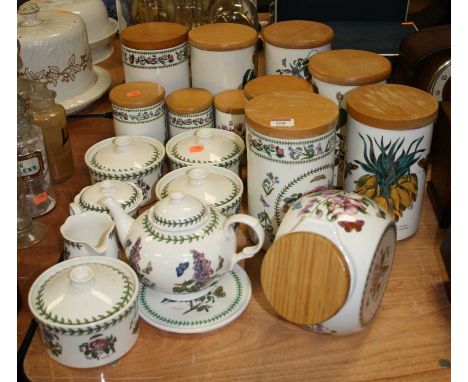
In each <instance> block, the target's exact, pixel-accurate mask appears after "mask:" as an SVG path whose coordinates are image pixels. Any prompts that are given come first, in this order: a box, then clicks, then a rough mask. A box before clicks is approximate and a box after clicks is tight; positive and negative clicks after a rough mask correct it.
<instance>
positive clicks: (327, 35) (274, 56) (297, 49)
mask: <svg viewBox="0 0 468 382" xmlns="http://www.w3.org/2000/svg"><path fill="white" fill-rule="evenodd" d="M333 37H334V32H333V29H332V28H330V27H329V26H328V25H325V24H322V23H318V22H314V21H307V20H288V21H281V22H278V23H275V24H271V25H268V26H267V27H266V28H265V29H264V31H263V40H264V42H265V74H285V75H292V76H297V77H302V78H305V79H309V73H308V69H307V64H308V62H309V59H310V57H312V56H313V55H315V54H317V53H319V52H322V51H326V50H330V47H331V42H332V40H333Z"/></svg>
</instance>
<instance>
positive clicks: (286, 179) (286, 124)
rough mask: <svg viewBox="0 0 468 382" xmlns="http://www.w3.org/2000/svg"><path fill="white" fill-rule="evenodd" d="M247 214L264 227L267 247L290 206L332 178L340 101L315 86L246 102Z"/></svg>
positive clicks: (329, 183)
mask: <svg viewBox="0 0 468 382" xmlns="http://www.w3.org/2000/svg"><path fill="white" fill-rule="evenodd" d="M245 118H246V144H247V185H248V211H249V215H251V216H254V217H256V218H258V219H259V220H260V222H261V224H262V226H263V228H264V229H265V234H266V235H265V244H264V246H263V248H264V249H267V248H268V247H269V246H270V244H271V243H272V242H273V240H274V238H275V234H276V231H277V229H278V227H279V225H280V223H281V220H282V218H283V216H284V214H285V213H286V211H287V210H288V209H289V207H290V206H291V205H292V204H293V203H294V202H295V201H297V200H298V199H299V198H300V197H302V195H305V194H308V193H310V192H314V191H320V190H324V189H328V188H330V187H331V185H332V181H333V162H334V154H335V153H334V150H335V130H334V129H335V126H336V122H337V120H338V107H337V106H336V105H335V104H334V103H333V102H332V101H330V100H329V99H327V98H325V97H322V96H319V95H317V94H314V93H312V92H311V91H295V92H293V91H283V92H273V93H267V94H263V95H260V96H257V97H255V98H253V99H252V100H250V101H248V102H247V104H246V106H245Z"/></svg>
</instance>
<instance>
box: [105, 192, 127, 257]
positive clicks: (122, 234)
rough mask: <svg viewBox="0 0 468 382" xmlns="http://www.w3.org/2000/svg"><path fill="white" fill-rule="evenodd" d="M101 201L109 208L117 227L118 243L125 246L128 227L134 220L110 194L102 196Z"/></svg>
mask: <svg viewBox="0 0 468 382" xmlns="http://www.w3.org/2000/svg"><path fill="white" fill-rule="evenodd" d="M101 203H102V204H104V205H105V206H106V207H107V208H108V209H109V212H110V214H111V215H112V218H113V219H114V223H115V226H116V228H117V235H118V237H119V240H120V243H121V244H122V246H123V247H124V248H125V242H126V240H127V236H128V233H129V231H130V227H131V226H132V224H133V222H134V221H135V220H134V219H132V218H131V217H130V216H128V215H127V213H126V212H125V211H124V209H123V208H122V207H121V206H120V204H119V203H118V202H117V201H116V200H115V199H114V198H113V197H112V196H106V197H104V198H103V199H102V200H101Z"/></svg>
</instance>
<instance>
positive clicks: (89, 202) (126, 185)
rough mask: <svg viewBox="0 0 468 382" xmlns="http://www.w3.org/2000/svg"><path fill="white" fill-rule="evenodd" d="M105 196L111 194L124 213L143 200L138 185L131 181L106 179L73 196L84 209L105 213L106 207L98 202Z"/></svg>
mask: <svg viewBox="0 0 468 382" xmlns="http://www.w3.org/2000/svg"><path fill="white" fill-rule="evenodd" d="M106 196H112V197H113V198H114V199H115V200H116V201H117V202H118V203H119V204H120V206H121V207H122V208H123V210H124V211H125V212H126V213H129V212H130V211H132V210H134V209H135V208H137V207H138V206H139V205H140V203H141V202H142V201H143V195H142V193H141V191H140V189H139V187H137V186H135V185H134V184H133V183H130V182H124V181H121V180H109V179H106V180H103V181H102V182H97V183H95V184H93V185H91V186H88V187H85V188H83V190H82V191H81V192H80V193H79V194H78V195H77V197H76V198H75V203H76V204H78V205H79V207H80V208H81V209H82V210H85V211H96V212H101V213H107V212H109V210H108V208H107V207H106V206H105V205H104V204H102V203H101V202H100V200H101V199H102V198H104V197H106Z"/></svg>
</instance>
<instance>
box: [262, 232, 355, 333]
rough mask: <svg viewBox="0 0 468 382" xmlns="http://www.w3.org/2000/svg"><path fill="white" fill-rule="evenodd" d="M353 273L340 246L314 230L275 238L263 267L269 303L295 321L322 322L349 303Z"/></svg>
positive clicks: (263, 281) (284, 316) (299, 322)
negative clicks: (351, 273)
mask: <svg viewBox="0 0 468 382" xmlns="http://www.w3.org/2000/svg"><path fill="white" fill-rule="evenodd" d="M350 283H351V281H350V272H349V268H348V264H347V262H346V259H345V258H344V256H343V254H342V253H341V251H340V250H339V249H338V247H336V246H335V244H333V242H331V241H330V240H328V239H326V238H325V237H323V236H321V235H319V234H316V233H310V232H293V233H289V234H286V235H284V236H281V237H280V238H279V239H277V240H275V242H274V243H273V244H272V246H271V247H270V248H269V249H268V251H267V253H266V255H265V257H264V259H263V262H262V268H261V284H262V288H263V291H264V293H265V296H266V298H267V300H268V302H269V303H270V304H271V305H272V307H273V309H274V310H275V311H276V312H277V313H278V314H279V315H280V316H282V317H283V318H285V319H286V320H288V321H291V322H293V323H295V324H309V325H310V324H318V323H321V322H323V321H326V320H328V319H329V318H331V317H333V316H334V315H335V314H336V313H337V312H338V311H339V310H340V309H341V307H342V306H343V305H344V304H345V302H346V299H347V298H348V292H349V288H350Z"/></svg>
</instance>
